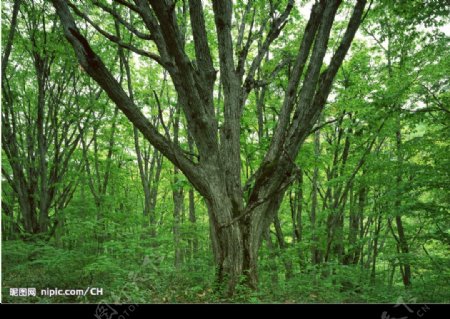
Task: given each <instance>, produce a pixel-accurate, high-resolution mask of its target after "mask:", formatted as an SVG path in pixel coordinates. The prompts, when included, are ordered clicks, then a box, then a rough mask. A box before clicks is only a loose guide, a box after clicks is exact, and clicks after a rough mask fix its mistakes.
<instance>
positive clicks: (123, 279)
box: [2, 241, 450, 303]
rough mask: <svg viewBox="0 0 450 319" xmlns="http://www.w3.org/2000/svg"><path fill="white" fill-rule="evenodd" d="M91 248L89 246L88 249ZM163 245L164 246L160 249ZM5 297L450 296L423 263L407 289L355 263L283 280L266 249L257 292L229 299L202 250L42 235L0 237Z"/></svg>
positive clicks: (341, 299) (280, 299) (375, 299)
mask: <svg viewBox="0 0 450 319" xmlns="http://www.w3.org/2000/svg"><path fill="white" fill-rule="evenodd" d="M87 248H90V251H89V249H87ZM164 251H166V252H164ZM2 257H3V258H2V260H3V285H2V286H3V291H2V293H3V302H6V303H17V302H20V303H23V302H25V303H27V302H30V303H59V302H70V303H97V302H106V303H114V302H116V303H223V302H226V303H396V302H398V301H399V300H406V301H410V302H417V303H430V302H449V301H450V289H449V288H450V285H449V278H448V274H447V272H444V273H436V272H430V271H426V270H423V269H422V270H421V271H420V273H421V274H418V273H416V275H415V276H413V284H412V286H411V287H410V288H409V289H407V290H406V289H405V288H404V287H403V285H402V283H401V280H400V278H393V280H392V283H391V284H389V278H388V277H389V275H388V273H389V272H388V271H383V269H378V272H377V278H376V279H375V281H372V280H371V279H370V276H369V275H368V274H369V273H370V271H369V270H367V269H361V267H360V266H343V265H337V264H331V263H328V264H322V265H320V266H312V265H310V264H309V265H308V264H306V265H304V266H303V267H302V268H300V267H299V270H298V271H294V273H293V275H292V277H291V278H289V279H286V276H285V272H284V268H283V265H282V264H280V265H275V267H276V269H271V267H274V265H273V263H272V264H271V265H270V266H269V265H268V264H267V262H265V261H267V260H268V258H265V256H264V252H263V253H262V256H261V261H260V275H259V276H260V287H259V290H258V291H257V292H254V291H250V290H248V289H247V288H245V287H238V291H237V293H236V295H235V297H233V298H232V299H223V298H221V297H220V296H219V295H218V294H216V293H214V267H213V265H212V258H211V256H210V255H209V253H207V252H203V253H200V254H199V255H198V256H197V257H196V258H190V259H189V258H187V259H186V260H185V262H184V263H183V264H182V265H181V266H179V267H178V268H176V267H174V265H173V256H171V255H170V253H169V254H168V253H167V250H166V249H164V248H161V247H157V248H153V249H149V248H145V247H140V246H133V245H126V244H125V243H123V245H121V244H119V243H107V244H104V245H103V252H99V251H98V247H94V246H91V247H86V246H83V248H82V249H80V248H78V249H69V248H67V247H66V248H60V247H57V246H56V245H54V244H49V243H44V242H33V243H31V242H22V241H3V256H2ZM22 287H28V288H30V287H33V288H36V290H37V296H36V297H12V296H10V291H9V289H10V288H22ZM87 287H98V288H102V289H103V296H84V297H75V296H70V297H69V296H67V297H66V296H53V297H48V296H41V295H40V290H41V289H46V288H50V289H52V288H58V289H83V290H84V289H86V288H87Z"/></svg>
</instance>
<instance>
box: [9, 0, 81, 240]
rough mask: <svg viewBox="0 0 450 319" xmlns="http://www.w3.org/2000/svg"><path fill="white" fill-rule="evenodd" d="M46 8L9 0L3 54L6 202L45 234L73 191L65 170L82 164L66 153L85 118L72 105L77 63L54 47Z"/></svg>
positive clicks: (29, 228)
mask: <svg viewBox="0 0 450 319" xmlns="http://www.w3.org/2000/svg"><path fill="white" fill-rule="evenodd" d="M48 8H49V7H48V6H45V5H44V6H42V7H39V8H36V7H35V6H34V4H32V5H31V6H29V5H28V4H25V3H23V1H15V2H14V7H13V12H12V18H11V26H10V33H9V37H8V40H7V44H6V49H5V51H4V54H3V56H2V97H3V99H2V100H3V103H2V105H3V107H2V150H3V151H4V155H6V156H5V158H6V160H7V161H5V163H4V164H6V165H3V166H2V175H3V177H4V178H5V179H6V181H7V182H8V185H9V187H10V189H11V192H12V194H14V195H12V196H5V199H4V201H3V202H4V204H5V207H8V208H9V209H7V211H9V212H12V211H13V207H14V205H15V203H14V202H15V198H17V201H18V205H19V207H20V213H19V214H20V217H19V218H18V220H19V226H18V227H23V230H24V232H25V233H28V234H39V233H41V234H44V235H46V236H47V237H48V236H51V235H53V234H54V231H55V229H56V226H57V224H58V221H59V220H58V219H59V216H57V215H58V211H59V210H61V209H63V208H65V207H66V206H67V204H68V202H69V201H70V199H71V197H72V195H73V192H74V190H75V186H76V180H75V179H71V178H69V177H68V176H67V175H69V174H68V173H69V172H70V170H71V169H75V170H77V169H79V165H78V164H77V163H74V162H72V161H71V158H72V155H73V154H74V152H75V150H76V148H77V146H78V143H79V141H80V137H81V132H80V131H78V126H83V125H85V124H86V122H87V121H88V120H89V117H90V115H89V114H88V112H87V111H86V110H85V109H83V108H81V107H80V105H78V104H77V98H78V96H79V95H80V93H79V92H78V91H77V90H76V88H75V84H76V83H78V82H79V81H80V78H79V76H77V75H76V73H75V68H76V64H74V63H73V61H71V60H68V59H66V58H64V55H63V54H61V52H60V51H59V48H58V47H56V46H54V43H56V42H57V41H58V39H60V38H61V35H60V34H57V33H56V32H54V31H55V29H56V26H57V24H56V23H57V17H56V16H48V15H47V14H48V12H47V11H48ZM16 33H17V35H16ZM13 41H14V44H15V45H14V50H12V49H13V47H12V44H13ZM28 66H30V67H28ZM31 66H32V67H31ZM80 114H82V116H81V117H80ZM81 131H82V130H81ZM51 213H52V216H50V214H51ZM10 217H11V218H13V216H12V213H11V214H10Z"/></svg>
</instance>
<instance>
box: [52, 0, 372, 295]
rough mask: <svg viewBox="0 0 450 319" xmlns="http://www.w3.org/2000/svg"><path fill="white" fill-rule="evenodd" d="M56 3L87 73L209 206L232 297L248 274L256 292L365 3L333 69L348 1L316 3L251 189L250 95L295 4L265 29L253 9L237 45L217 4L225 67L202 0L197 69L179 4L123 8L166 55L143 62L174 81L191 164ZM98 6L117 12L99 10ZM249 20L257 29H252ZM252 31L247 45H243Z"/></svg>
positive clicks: (195, 11) (224, 5)
mask: <svg viewBox="0 0 450 319" xmlns="http://www.w3.org/2000/svg"><path fill="white" fill-rule="evenodd" d="M52 2H53V5H54V7H55V9H56V12H57V14H58V16H59V18H60V20H61V24H62V26H63V28H64V34H65V36H66V38H67V40H68V41H69V43H70V44H71V45H72V47H73V49H74V51H75V53H76V56H77V58H78V61H79V63H80V64H81V66H82V67H83V69H84V70H85V71H86V72H87V73H88V74H89V75H90V76H91V77H92V78H93V79H94V80H95V81H96V82H97V83H98V84H99V85H100V86H101V87H102V88H103V89H104V90H105V92H106V93H107V94H108V96H109V97H110V98H111V99H112V100H113V101H114V102H115V103H116V105H117V107H118V108H119V109H120V110H121V111H122V112H123V113H124V114H125V115H126V116H127V117H128V119H129V120H130V121H131V122H132V123H133V124H134V125H135V126H136V128H137V129H138V130H139V131H140V132H141V133H142V134H143V135H144V136H145V138H146V139H148V140H149V142H150V143H151V144H152V145H153V146H154V147H155V148H157V149H158V150H159V151H160V152H161V153H162V154H163V155H164V156H165V157H166V158H168V159H169V160H170V161H171V162H172V163H173V164H174V165H175V166H176V167H178V168H179V169H180V170H181V171H182V172H183V173H184V174H185V175H186V177H187V178H188V179H189V181H190V182H191V183H192V185H193V186H194V187H195V188H196V190H197V191H198V192H199V193H200V194H201V195H202V196H203V198H204V199H205V201H206V204H207V206H208V213H209V220H210V227H211V236H212V238H211V239H212V243H213V251H214V255H215V259H216V264H217V277H218V281H219V282H220V283H226V285H227V292H228V294H232V293H233V291H234V288H235V286H236V284H237V283H238V282H239V278H240V276H241V275H245V277H246V281H247V283H248V284H249V285H250V286H251V287H256V284H257V269H256V268H257V252H258V249H259V247H260V245H261V241H262V237H263V234H264V233H265V232H266V229H267V228H268V227H269V225H270V223H271V222H272V220H273V218H274V216H275V215H276V213H277V210H278V207H279V205H280V202H281V200H282V198H283V195H284V190H285V189H286V187H287V185H289V184H290V183H291V181H292V180H293V179H294V178H295V176H296V174H295V169H296V167H295V165H294V159H295V158H296V156H297V154H298V151H299V149H300V147H301V145H302V143H303V141H304V140H305V138H306V137H307V135H308V134H309V131H310V130H311V129H312V127H313V125H314V123H315V122H316V121H317V119H318V117H319V115H320V112H321V110H322V109H323V107H324V105H325V102H326V100H327V97H328V94H329V93H330V90H331V86H332V83H333V79H334V77H335V75H336V73H337V71H338V69H339V67H340V65H341V64H342V62H343V59H344V57H345V55H346V53H347V51H348V49H349V47H350V45H351V42H352V40H353V37H354V35H355V33H356V31H357V29H358V27H359V25H360V23H361V20H362V17H363V13H364V7H365V5H366V1H364V0H358V1H357V3H356V4H355V6H354V8H353V12H352V14H351V17H350V19H349V22H348V26H347V28H346V30H345V32H344V35H343V37H342V39H341V40H340V43H339V46H338V47H337V49H336V51H335V52H334V53H333V55H332V58H331V61H330V63H329V64H328V65H325V64H324V57H325V54H326V52H327V48H328V42H329V38H330V34H331V29H332V26H333V21H334V18H335V16H336V14H337V12H338V8H339V7H340V5H341V1H318V2H316V3H315V4H314V5H313V7H312V10H311V15H310V18H309V21H308V23H307V25H306V27H305V31H304V34H303V37H302V40H301V41H300V46H299V47H298V51H297V53H296V54H295V62H294V65H293V66H292V67H291V69H290V70H289V73H290V76H289V80H288V85H287V89H286V90H285V92H284V98H283V103H282V105H281V106H280V110H279V116H278V119H277V126H276V129H275V131H274V133H273V136H272V137H271V141H270V145H269V146H268V149H267V150H266V153H265V155H264V158H263V160H262V162H261V164H260V166H259V168H258V169H257V170H256V172H255V173H254V174H253V175H252V176H251V177H249V179H248V180H247V181H246V183H245V185H242V184H243V183H242V176H241V170H240V169H241V147H240V146H241V142H240V138H241V125H240V123H241V119H242V112H243V110H244V109H245V106H246V101H247V98H248V96H249V94H251V92H252V91H253V89H254V88H255V87H256V86H258V85H260V84H259V83H257V82H256V81H255V72H256V71H257V69H258V68H259V67H260V66H261V63H262V61H263V58H264V56H265V55H266V53H267V52H269V51H270V49H271V45H272V44H273V43H274V42H275V41H276V40H277V39H278V38H280V37H281V35H282V30H283V28H284V27H285V26H286V24H287V23H288V18H289V16H290V13H291V11H292V10H293V7H294V1H293V0H290V1H288V2H287V3H286V4H285V6H284V8H282V7H281V5H282V3H281V2H279V3H278V6H276V7H272V8H271V11H270V12H271V17H270V18H269V19H268V20H266V21H262V22H260V21H257V23H253V22H254V21H253V20H254V12H255V11H256V7H254V8H253V18H250V17H249V15H250V14H251V13H250V11H252V10H248V12H247V13H248V14H247V15H246V14H244V15H243V17H242V21H241V25H240V27H239V30H238V38H237V40H233V38H234V37H233V34H234V33H235V32H236V31H235V30H234V28H233V23H232V18H233V4H232V2H231V1H213V5H212V12H213V16H214V24H215V27H216V34H215V37H214V38H215V39H216V41H217V45H218V61H214V59H213V56H212V54H211V49H210V40H209V38H208V36H210V34H208V31H207V29H206V23H209V20H207V14H206V13H210V12H209V11H210V9H209V8H208V9H207V12H205V11H204V8H203V6H202V3H201V1H199V0H193V1H189V16H190V27H191V31H192V36H193V42H194V49H195V63H194V61H193V59H192V58H189V56H188V54H187V53H186V50H185V48H184V44H183V37H182V32H181V30H180V29H181V27H180V23H179V17H178V16H177V12H176V10H174V8H175V7H176V5H177V4H176V3H174V2H172V1H149V2H146V1H143V0H136V1H134V3H133V4H132V3H130V2H128V1H119V4H120V5H121V6H123V7H125V8H126V9H127V11H128V14H132V15H137V16H138V17H139V19H141V21H142V23H143V24H144V25H145V28H146V29H147V30H146V31H147V32H149V33H150V34H149V35H148V36H146V38H149V39H151V41H152V43H154V44H155V45H156V47H157V50H158V53H153V52H146V53H145V55H146V56H148V57H149V58H150V59H153V60H154V61H156V62H157V63H158V64H159V65H160V66H161V67H163V68H164V69H165V70H167V72H168V73H169V74H170V77H171V80H172V82H173V85H174V87H175V90H176V92H177V95H178V103H179V104H180V107H181V109H182V111H183V115H184V117H185V118H186V121H187V130H188V131H189V133H190V134H191V136H192V138H193V140H194V143H195V146H196V150H197V152H198V155H197V157H198V161H193V160H192V159H191V158H189V156H188V155H187V154H186V152H185V151H184V150H183V149H182V148H181V147H180V146H179V145H177V143H176V142H174V141H173V140H171V139H169V137H168V136H164V135H163V134H161V133H159V132H158V130H157V128H156V127H155V126H154V125H152V124H151V123H150V122H149V121H148V120H147V119H146V118H145V116H144V115H143V114H142V112H140V111H139V108H138V107H137V105H136V104H135V102H134V101H133V100H132V99H131V98H130V96H129V95H127V93H126V92H125V91H124V89H123V88H122V87H121V85H120V84H119V82H118V81H117V80H116V79H115V78H114V77H113V75H112V74H111V72H110V71H109V70H108V69H107V68H106V66H105V64H104V63H103V61H102V58H101V57H100V56H99V55H98V54H96V53H95V52H94V51H93V49H92V48H91V46H90V44H89V42H88V40H87V39H86V37H85V36H83V35H82V33H81V31H80V30H79V28H78V27H77V24H76V22H75V19H74V17H73V15H72V13H71V11H70V9H69V4H68V3H67V2H66V1H62V0H53V1H52ZM96 4H97V5H98V6H99V7H104V8H103V9H105V10H106V11H107V10H109V8H108V7H106V5H104V4H102V3H100V2H96ZM255 5H256V4H255ZM70 7H71V8H72V9H73V11H74V12H75V13H76V14H80V13H81V12H80V10H79V9H77V7H76V5H73V4H70ZM113 15H114V13H113ZM85 18H87V19H88V17H86V16H85ZM247 19H251V20H252V22H251V23H250V24H249V23H247ZM119 21H122V22H123V25H124V26H125V27H126V29H127V30H128V31H129V32H132V33H135V34H140V35H141V36H142V33H141V32H140V31H139V33H138V31H137V30H135V28H134V27H133V26H131V25H129V24H127V23H126V22H125V21H124V19H121V20H119ZM91 24H92V25H93V26H94V27H95V28H96V29H97V30H98V31H99V32H101V33H102V34H103V35H105V36H106V37H109V38H110V40H111V41H112V42H114V43H116V44H118V45H119V46H122V47H125V48H128V49H130V50H132V51H135V52H141V53H142V50H141V49H138V48H136V47H135V46H133V45H132V44H127V43H123V42H122V41H120V39H117V37H114V36H111V35H110V34H108V33H107V32H106V31H104V30H102V29H101V28H100V27H99V26H96V25H95V24H94V23H91ZM255 24H260V26H261V30H262V31H265V32H264V33H265V39H264V40H263V41H262V45H261V46H260V47H259V48H258V49H257V50H256V51H255V48H254V47H253V46H252V44H253V40H254V38H255V35H254V32H255V28H256V25H255ZM101 30H102V31H101ZM246 30H247V39H246V42H245V44H243V38H244V34H245V31H246ZM235 52H236V56H237V58H235ZM252 57H253V58H252ZM308 58H309V59H308ZM215 63H216V64H217V63H218V65H219V70H220V84H219V85H220V86H221V87H222V88H223V99H224V100H223V121H219V114H218V112H216V109H215V107H214V106H215V105H214V93H215V87H216V77H217V76H216V74H217V70H216V69H215ZM305 67H306V68H305ZM304 69H306V71H305V72H303V71H304ZM262 81H264V80H262ZM300 84H301V85H300ZM246 194H248V196H246Z"/></svg>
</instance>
